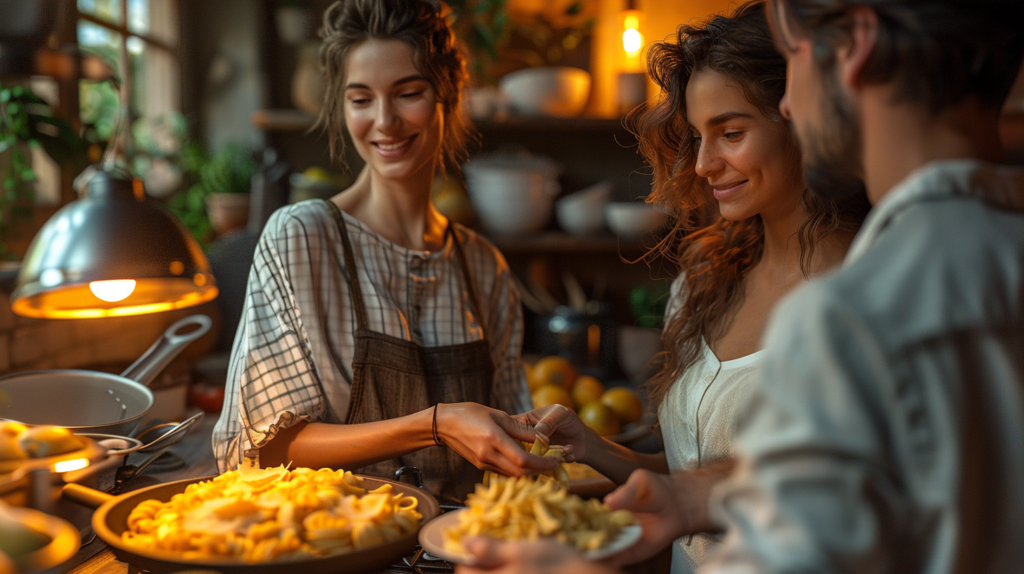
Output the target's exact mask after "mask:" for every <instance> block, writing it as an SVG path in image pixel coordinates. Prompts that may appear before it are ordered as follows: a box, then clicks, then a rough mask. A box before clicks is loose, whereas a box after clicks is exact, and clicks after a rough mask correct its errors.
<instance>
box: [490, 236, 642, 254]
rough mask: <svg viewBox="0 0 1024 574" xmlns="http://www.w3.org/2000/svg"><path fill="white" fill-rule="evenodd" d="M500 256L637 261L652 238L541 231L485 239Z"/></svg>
mask: <svg viewBox="0 0 1024 574" xmlns="http://www.w3.org/2000/svg"><path fill="white" fill-rule="evenodd" d="M487 238H488V239H489V240H490V241H491V243H493V244H494V245H495V247H497V248H498V249H499V250H501V252H502V253H505V254H515V255H529V254H532V253H548V254H550V253H597V254H612V255H614V254H617V253H618V254H622V255H626V256H629V257H630V258H636V257H638V256H640V255H642V254H644V253H645V252H646V251H647V249H648V248H650V247H651V246H653V245H655V243H656V240H655V239H654V237H653V236H651V237H643V238H637V239H622V240H620V239H619V238H618V237H615V236H614V235H611V234H601V235H593V236H586V237H576V236H573V235H569V234H567V233H564V232H561V231H542V232H540V233H536V234H534V235H524V236H493V237H491V236H488V237H487Z"/></svg>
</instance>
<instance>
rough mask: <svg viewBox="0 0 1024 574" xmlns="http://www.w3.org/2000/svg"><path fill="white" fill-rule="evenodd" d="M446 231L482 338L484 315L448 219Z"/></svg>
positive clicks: (457, 240) (458, 242) (457, 239)
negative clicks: (452, 243)
mask: <svg viewBox="0 0 1024 574" xmlns="http://www.w3.org/2000/svg"><path fill="white" fill-rule="evenodd" d="M448 233H450V234H451V236H452V241H453V242H454V243H455V256H456V258H457V259H458V260H459V267H460V268H461V269H462V280H463V281H464V282H465V283H466V290H467V291H468V292H469V302H470V304H472V305H473V312H474V313H476V318H477V319H476V320H477V322H478V323H480V327H481V328H483V330H484V338H486V337H487V328H486V327H485V326H484V316H483V314H482V313H481V312H480V309H481V307H480V300H479V299H478V298H477V296H476V287H474V286H473V275H472V274H471V273H470V272H469V264H468V263H466V255H465V253H464V252H463V251H462V243H461V242H460V241H459V234H458V232H457V231H456V230H455V224H453V223H452V222H451V220H448Z"/></svg>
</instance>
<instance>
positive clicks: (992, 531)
mask: <svg viewBox="0 0 1024 574" xmlns="http://www.w3.org/2000/svg"><path fill="white" fill-rule="evenodd" d="M765 341H766V342H767V345H768V347H767V349H768V350H767V355H766V357H765V362H764V366H763V370H762V371H761V375H760V376H759V377H758V378H757V380H756V381H755V384H754V385H753V387H754V389H753V392H752V393H751V395H752V398H751V400H750V401H749V402H748V403H747V405H746V406H745V410H744V411H743V412H741V416H740V417H739V420H740V426H739V428H738V444H737V452H738V454H739V456H740V466H739V468H738V470H737V473H736V475H735V476H734V477H733V478H732V479H730V480H729V481H727V482H726V483H725V484H724V485H723V486H722V487H721V488H720V489H719V490H718V492H717V495H716V502H715V508H716V512H717V516H718V517H719V518H720V519H721V520H722V522H723V523H725V524H727V525H728V528H729V533H728V535H727V536H726V540H725V542H724V543H723V545H722V547H721V549H720V551H719V552H718V553H717V554H716V555H715V556H714V557H713V558H712V559H711V560H709V561H708V562H707V563H706V565H705V567H704V568H702V569H701V572H702V573H704V574H708V573H711V572H716V573H722V572H730V573H732V572H873V573H874V572H900V573H904V572H928V573H946V572H972V573H985V572H1020V571H1021V570H1022V569H1024V170H1020V169H1015V168H1008V167H1004V166H995V165H991V164H986V163H982V162H977V161H970V160H956V161H943V162H933V163H931V164H929V165H927V166H925V167H923V168H921V169H920V170H918V171H916V172H915V173H913V174H911V175H910V176H909V177H908V178H907V179H905V180H904V181H903V182H902V183H900V184H899V185H898V186H897V187H896V188H894V189H893V190H891V191H890V193H889V194H888V195H887V196H886V197H885V198H884V199H883V200H882V201H881V202H880V203H879V204H878V205H877V206H876V207H875V209H874V210H873V211H872V213H871V215H870V216H869V218H868V220H867V221H866V222H865V224H864V227H863V228H862V230H861V232H860V233H859V234H858V236H857V238H856V239H855V241H854V244H853V246H851V249H850V252H849V254H848V255H847V259H846V261H845V263H844V267H843V269H842V270H841V271H838V272H836V273H835V274H833V275H832V276H830V277H827V278H825V279H822V280H818V281H814V282H811V283H809V284H808V285H807V286H806V287H804V288H802V289H800V290H799V291H797V292H796V293H794V294H793V295H791V296H790V297H788V299H787V300H786V301H785V302H784V303H783V304H782V305H781V306H780V307H779V308H778V310H777V311H776V313H775V316H774V317H773V319H772V322H771V324H770V326H769V328H768V330H767V331H766V335H765Z"/></svg>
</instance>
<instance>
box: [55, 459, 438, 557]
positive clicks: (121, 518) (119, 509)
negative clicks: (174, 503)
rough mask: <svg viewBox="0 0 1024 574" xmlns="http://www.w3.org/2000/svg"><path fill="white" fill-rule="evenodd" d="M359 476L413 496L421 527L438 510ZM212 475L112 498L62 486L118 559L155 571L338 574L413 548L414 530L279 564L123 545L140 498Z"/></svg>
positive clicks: (419, 495) (421, 497)
mask: <svg viewBox="0 0 1024 574" xmlns="http://www.w3.org/2000/svg"><path fill="white" fill-rule="evenodd" d="M357 476H360V477H361V478H362V479H363V487H364V488H366V489H367V490H373V489H375V488H378V487H380V486H382V485H384V484H390V485H391V486H392V488H394V492H395V493H398V494H402V495H404V496H411V497H414V498H416V499H417V501H418V503H417V506H416V510H417V511H419V512H420V514H422V515H423V519H422V520H421V521H420V525H421V526H422V525H423V524H426V523H427V522H429V521H431V520H433V519H434V518H436V517H437V515H438V514H440V513H441V508H440V506H439V505H438V503H437V499H436V498H434V497H433V496H431V495H430V493H428V492H426V491H425V490H420V489H419V488H416V487H413V486H410V485H408V484H405V483H402V482H396V481H393V480H385V479H382V478H377V477H373V476H362V475H357ZM212 478H215V477H213V476H207V477H204V478H190V479H185V480H179V481H176V482H169V483H167V484H158V485H155V486H150V487H146V488H143V489H141V490H135V491H132V492H129V493H127V494H122V495H120V496H111V495H109V494H106V493H104V492H100V491H97V490H93V489H90V488H86V487H83V486H80V485H77V484H68V485H66V486H65V487H64V497H65V498H68V499H70V500H73V501H75V502H78V503H80V504H84V505H86V506H91V507H93V508H96V507H98V509H97V510H96V512H95V514H93V516H92V529H93V531H94V532H96V535H97V536H99V537H100V539H101V540H103V541H104V542H106V543H107V544H108V545H109V546H110V547H111V549H112V550H113V551H114V555H115V556H117V558H118V560H121V561H123V562H127V563H129V564H131V565H132V566H135V567H137V568H139V569H141V570H148V571H150V572H153V573H154V574H162V573H166V572H179V571H182V570H196V569H202V570H215V571H217V572H221V573H222V574H291V573H292V572H302V573H303V574H343V573H345V572H378V571H381V570H383V569H384V568H386V567H387V566H388V565H390V564H392V563H394V561H395V560H398V559H399V558H401V557H402V556H405V555H407V554H409V553H410V552H412V551H413V549H414V548H415V547H416V539H417V538H416V537H417V534H418V531H417V532H413V533H410V534H407V535H405V536H403V537H401V538H399V539H397V540H394V541H392V542H388V543H386V544H383V545H381V546H377V547H374V548H367V549H364V550H356V551H353V552H349V553H348V554H339V555H336V556H327V557H324V558H307V559H302V560H289V561H279V562H264V563H258V564H248V563H246V562H243V561H240V560H238V559H232V558H226V557H209V558H196V559H194V560H189V559H187V558H184V557H182V555H181V553H180V552H169V551H166V550H163V551H161V550H146V549H142V548H138V547H135V546H129V545H128V544H125V543H124V541H123V540H122V539H121V534H122V533H123V532H124V531H125V530H127V529H128V515H129V514H131V511H132V510H133V509H134V508H135V507H136V506H138V504H139V503H140V502H142V501H145V500H158V501H160V502H167V501H169V500H170V499H171V497H172V496H174V495H175V494H178V493H180V492H184V491H185V487H187V486H188V485H190V484H192V483H195V482H201V481H204V480H210V479H212Z"/></svg>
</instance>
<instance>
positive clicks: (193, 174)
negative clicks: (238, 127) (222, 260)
mask: <svg viewBox="0 0 1024 574" xmlns="http://www.w3.org/2000/svg"><path fill="white" fill-rule="evenodd" d="M181 164H182V165H181V167H182V171H183V172H184V173H185V175H186V177H187V178H188V179H189V180H190V181H191V185H190V186H189V187H188V188H186V189H185V190H184V191H182V192H180V193H178V194H176V195H175V196H173V197H172V198H171V199H170V201H169V202H168V204H167V207H168V209H170V210H171V211H172V212H173V213H174V214H175V215H177V216H178V218H179V219H181V221H182V223H184V224H185V227H187V228H188V229H189V231H191V232H192V235H193V236H195V238H196V239H197V240H198V241H199V243H200V245H203V246H206V245H207V244H208V243H209V241H210V239H211V238H212V236H213V235H214V234H215V233H224V232H226V231H229V230H230V229H231V228H234V227H238V226H240V225H244V224H245V218H246V217H248V193H249V185H250V181H251V179H252V176H253V174H254V173H255V172H256V161H255V160H254V159H253V155H252V150H250V149H249V148H247V147H246V146H243V145H241V144H237V143H229V144H227V145H225V146H224V147H222V148H221V149H220V150H219V151H217V152H216V153H211V152H210V151H209V150H207V148H206V146H204V145H203V144H202V143H200V142H191V143H189V144H187V145H186V146H185V147H184V148H183V149H182V154H181ZM242 198H244V200H242ZM243 203H244V208H240V207H238V206H239V205H240V204H243ZM229 206H233V207H234V209H233V210H231V209H229Z"/></svg>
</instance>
